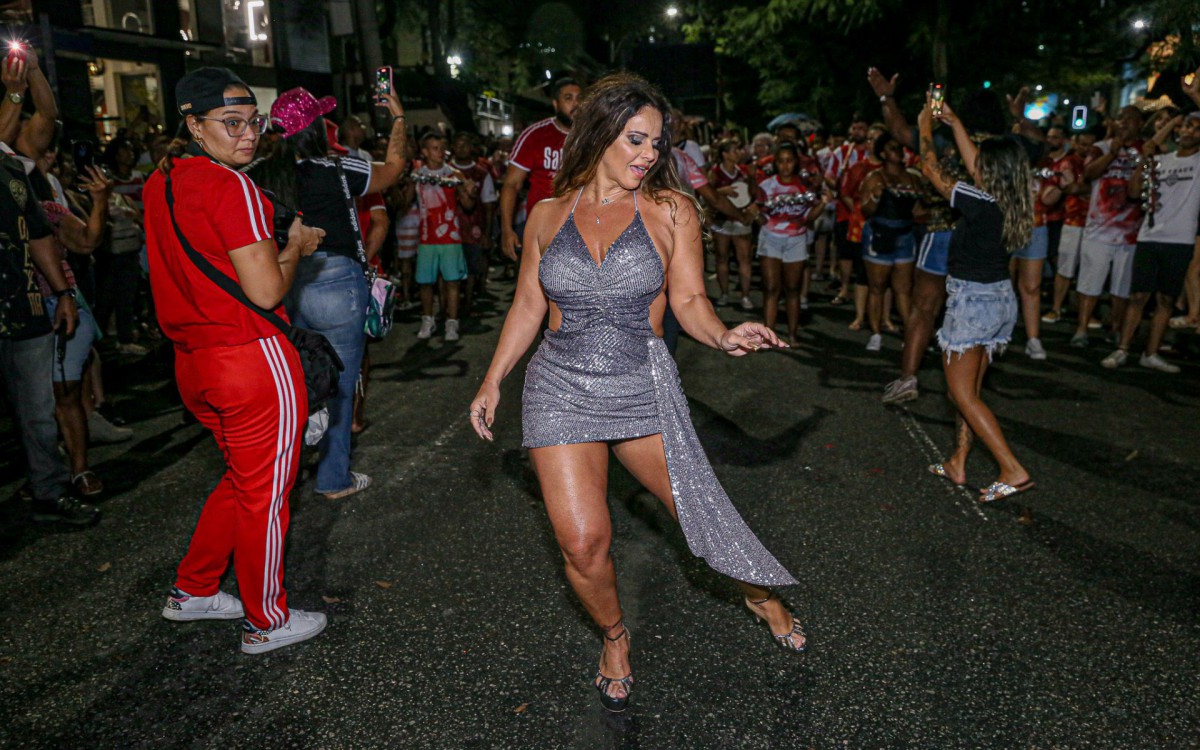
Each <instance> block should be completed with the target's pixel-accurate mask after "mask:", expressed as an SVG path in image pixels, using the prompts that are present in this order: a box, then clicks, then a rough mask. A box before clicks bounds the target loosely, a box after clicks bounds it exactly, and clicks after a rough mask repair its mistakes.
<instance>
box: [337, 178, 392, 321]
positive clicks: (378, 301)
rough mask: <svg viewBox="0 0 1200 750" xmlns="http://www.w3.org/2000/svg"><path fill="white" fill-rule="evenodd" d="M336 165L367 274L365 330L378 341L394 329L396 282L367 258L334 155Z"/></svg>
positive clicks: (360, 257)
mask: <svg viewBox="0 0 1200 750" xmlns="http://www.w3.org/2000/svg"><path fill="white" fill-rule="evenodd" d="M334 165H335V166H336V167H337V173H338V180H339V181H340V182H341V184H342V198H343V200H344V201H345V203H346V211H347V212H348V213H349V214H350V224H351V226H352V227H353V228H354V240H355V244H356V245H357V247H358V262H359V263H361V264H362V265H363V269H364V273H365V274H366V277H367V292H368V294H367V314H366V320H365V321H364V322H363V333H365V334H366V335H367V336H370V337H371V338H372V339H375V340H376V341H378V340H380V339H382V338H383V337H384V336H387V334H388V331H390V330H392V312H393V311H394V310H395V307H396V300H395V299H394V298H393V297H392V289H393V287H394V285H393V284H392V281H391V279H389V278H387V277H386V276H380V275H379V274H378V272H377V271H376V270H375V268H374V267H373V266H372V265H371V263H370V261H368V260H367V250H366V248H365V247H364V246H363V241H362V227H360V226H359V224H358V209H357V207H356V206H355V205H354V198H352V197H351V196H350V183H349V182H347V181H346V172H345V170H344V169H343V167H342V160H341V159H334Z"/></svg>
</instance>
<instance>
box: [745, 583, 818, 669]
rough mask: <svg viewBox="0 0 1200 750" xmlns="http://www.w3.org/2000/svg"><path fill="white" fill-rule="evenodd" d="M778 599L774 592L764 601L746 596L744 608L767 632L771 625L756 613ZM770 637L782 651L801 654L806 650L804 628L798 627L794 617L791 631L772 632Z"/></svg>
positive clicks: (806, 643) (798, 622) (806, 640)
mask: <svg viewBox="0 0 1200 750" xmlns="http://www.w3.org/2000/svg"><path fill="white" fill-rule="evenodd" d="M778 598H779V597H778V596H776V595H775V592H774V591H772V592H771V593H770V594H768V595H767V598H766V599H758V600H754V599H751V598H750V597H748V596H747V597H745V601H746V606H747V607H748V608H749V609H750V612H751V614H753V615H754V616H755V617H757V618H758V620H759V622H762V623H763V624H765V625H766V626H767V630H771V623H770V621H769V620H767V618H766V617H764V616H763V615H762V614H761V613H760V612H759V611H758V608H759V607H761V606H762V605H764V604H766V603H767V602H769V601H771V600H772V599H778ZM771 637H772V638H774V639H775V645H777V646H779V647H780V648H781V649H783V650H784V651H790V652H792V653H794V654H802V653H804V652H805V650H807V649H808V636H807V635H805V634H804V628H802V627H801V626H800V621H799V620H797V619H796V616H795V615H792V629H791V630H790V631H789V632H787V633H784V634H783V635H777V634H776V633H775V632H774V631H771Z"/></svg>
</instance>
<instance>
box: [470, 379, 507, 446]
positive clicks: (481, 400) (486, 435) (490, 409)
mask: <svg viewBox="0 0 1200 750" xmlns="http://www.w3.org/2000/svg"><path fill="white" fill-rule="evenodd" d="M499 405H500V388H499V386H497V385H496V384H495V383H492V382H490V381H487V380H485V381H483V384H482V385H480V386H479V392H478V393H476V394H475V400H474V401H472V402H471V409H470V420H471V428H472V429H473V430H475V434H476V435H478V436H479V437H481V438H483V439H484V440H493V439H494V438H493V437H492V429H491V428H492V422H493V421H494V420H495V419H496V407H497V406H499Z"/></svg>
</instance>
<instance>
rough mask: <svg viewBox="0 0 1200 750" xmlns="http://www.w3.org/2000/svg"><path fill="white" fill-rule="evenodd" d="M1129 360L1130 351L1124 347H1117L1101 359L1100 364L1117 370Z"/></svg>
mask: <svg viewBox="0 0 1200 750" xmlns="http://www.w3.org/2000/svg"><path fill="white" fill-rule="evenodd" d="M1128 361H1129V353H1128V352H1126V351H1125V350H1124V349H1117V350H1115V351H1114V352H1113V353H1112V354H1110V355H1108V356H1107V357H1105V358H1104V359H1102V360H1100V364H1101V365H1102V366H1104V367H1107V368H1108V369H1110V370H1115V369H1117V368H1118V367H1120V366H1121V365H1123V364H1125V363H1126V362H1128Z"/></svg>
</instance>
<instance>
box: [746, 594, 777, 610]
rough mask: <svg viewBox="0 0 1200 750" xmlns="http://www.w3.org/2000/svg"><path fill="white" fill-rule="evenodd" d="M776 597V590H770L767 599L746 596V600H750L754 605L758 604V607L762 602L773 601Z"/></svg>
mask: <svg viewBox="0 0 1200 750" xmlns="http://www.w3.org/2000/svg"><path fill="white" fill-rule="evenodd" d="M774 598H775V592H774V591H769V592H768V593H767V598H766V599H751V598H750V597H746V601H747V602H749V603H750V604H753V605H754V606H756V607H757V606H759V605H760V604H766V603H767V602H769V601H771V600H772V599H774Z"/></svg>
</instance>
